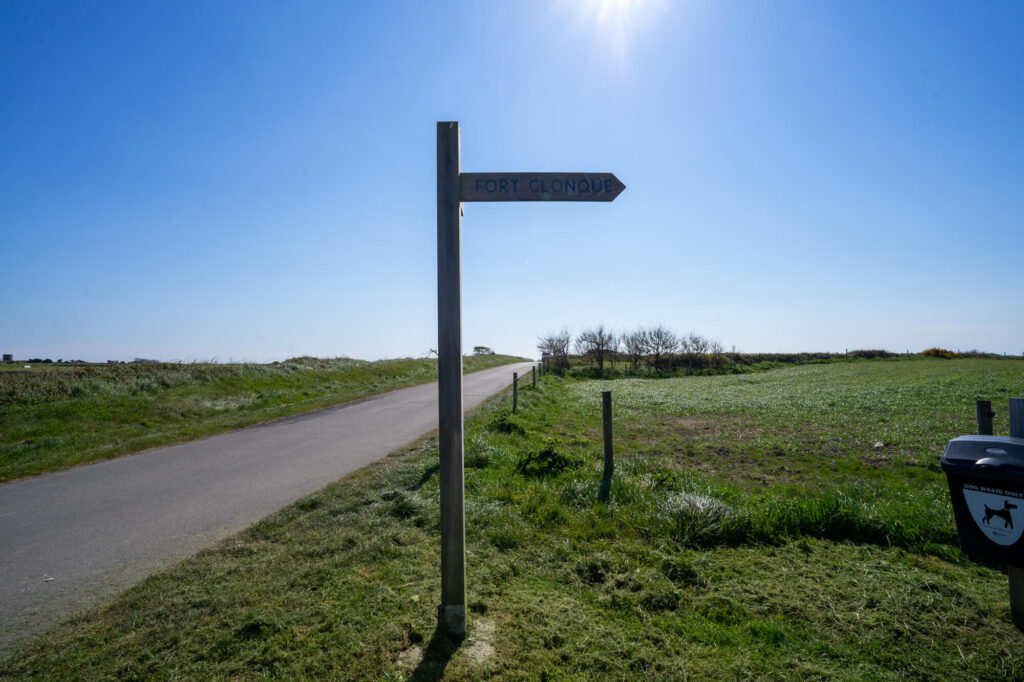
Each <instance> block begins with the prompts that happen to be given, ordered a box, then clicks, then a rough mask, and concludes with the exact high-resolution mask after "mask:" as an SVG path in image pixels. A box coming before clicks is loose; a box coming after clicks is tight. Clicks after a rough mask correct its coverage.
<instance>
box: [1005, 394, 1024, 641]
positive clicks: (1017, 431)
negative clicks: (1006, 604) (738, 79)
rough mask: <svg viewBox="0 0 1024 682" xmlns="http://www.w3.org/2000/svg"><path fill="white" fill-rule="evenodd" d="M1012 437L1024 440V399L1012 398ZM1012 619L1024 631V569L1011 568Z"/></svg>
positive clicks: (1009, 573) (1008, 569)
mask: <svg viewBox="0 0 1024 682" xmlns="http://www.w3.org/2000/svg"><path fill="white" fill-rule="evenodd" d="M1010 437H1011V438H1024V398H1010ZM1006 574H1007V577H1009V579H1010V618H1012V619H1013V624H1014V625H1016V626H1017V628H1018V629H1020V630H1024V568H1021V567H1020V566H1009V567H1007V569H1006Z"/></svg>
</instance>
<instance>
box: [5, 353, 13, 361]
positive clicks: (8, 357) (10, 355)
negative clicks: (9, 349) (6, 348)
mask: <svg viewBox="0 0 1024 682" xmlns="http://www.w3.org/2000/svg"><path fill="white" fill-rule="evenodd" d="M4 362H14V354H13V353H4Z"/></svg>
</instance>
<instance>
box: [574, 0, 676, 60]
mask: <svg viewBox="0 0 1024 682" xmlns="http://www.w3.org/2000/svg"><path fill="white" fill-rule="evenodd" d="M660 4H661V3H660V2H658V1H657V0H582V4H581V6H580V14H581V18H582V19H583V20H584V21H586V22H587V23H591V24H593V27H594V34H595V39H596V40H597V42H598V44H599V46H600V48H601V49H602V50H603V51H605V52H606V53H607V54H609V55H610V56H611V57H612V58H613V59H614V61H615V62H616V64H617V65H618V66H619V67H620V68H625V66H626V58H627V56H628V53H629V48H630V45H631V42H632V41H634V40H635V39H636V37H637V34H638V33H639V32H640V31H641V30H642V29H643V28H645V27H646V26H647V25H648V24H649V22H650V20H651V17H652V14H653V11H654V9H655V7H656V6H657V5H660Z"/></svg>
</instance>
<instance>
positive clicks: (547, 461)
mask: <svg viewBox="0 0 1024 682" xmlns="http://www.w3.org/2000/svg"><path fill="white" fill-rule="evenodd" d="M579 464H580V462H579V460H577V459H575V458H573V457H569V456H567V455H563V454H562V453H560V452H559V451H558V450H556V449H555V448H554V446H553V445H551V444H548V445H545V446H544V447H543V448H541V449H539V450H533V451H530V452H528V453H526V455H524V456H523V457H521V458H520V459H519V462H518V463H517V464H516V471H518V472H519V473H520V474H522V475H523V476H532V477H536V478H540V477H544V476H553V475H555V474H560V473H562V472H563V471H565V470H567V469H572V468H575V467H577V466H579Z"/></svg>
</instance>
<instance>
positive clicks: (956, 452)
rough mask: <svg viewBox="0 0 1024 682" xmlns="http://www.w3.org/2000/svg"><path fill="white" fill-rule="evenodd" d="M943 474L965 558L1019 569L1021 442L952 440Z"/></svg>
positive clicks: (1023, 555)
mask: <svg viewBox="0 0 1024 682" xmlns="http://www.w3.org/2000/svg"><path fill="white" fill-rule="evenodd" d="M942 470H943V471H945V472H946V478H947V479H948V480H949V494H950V496H951V497H952V498H953V514H954V515H955V516H956V529H957V532H958V533H959V534H960V546H961V547H962V548H963V550H964V552H966V553H967V556H969V557H971V558H972V559H974V560H976V561H982V562H986V563H996V564H1008V565H1010V566H1024V541H1022V540H1021V536H1022V535H1024V438H1006V437H1003V436H960V437H959V438H954V439H953V440H951V441H949V443H948V444H947V445H946V450H945V452H943V453H942Z"/></svg>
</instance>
